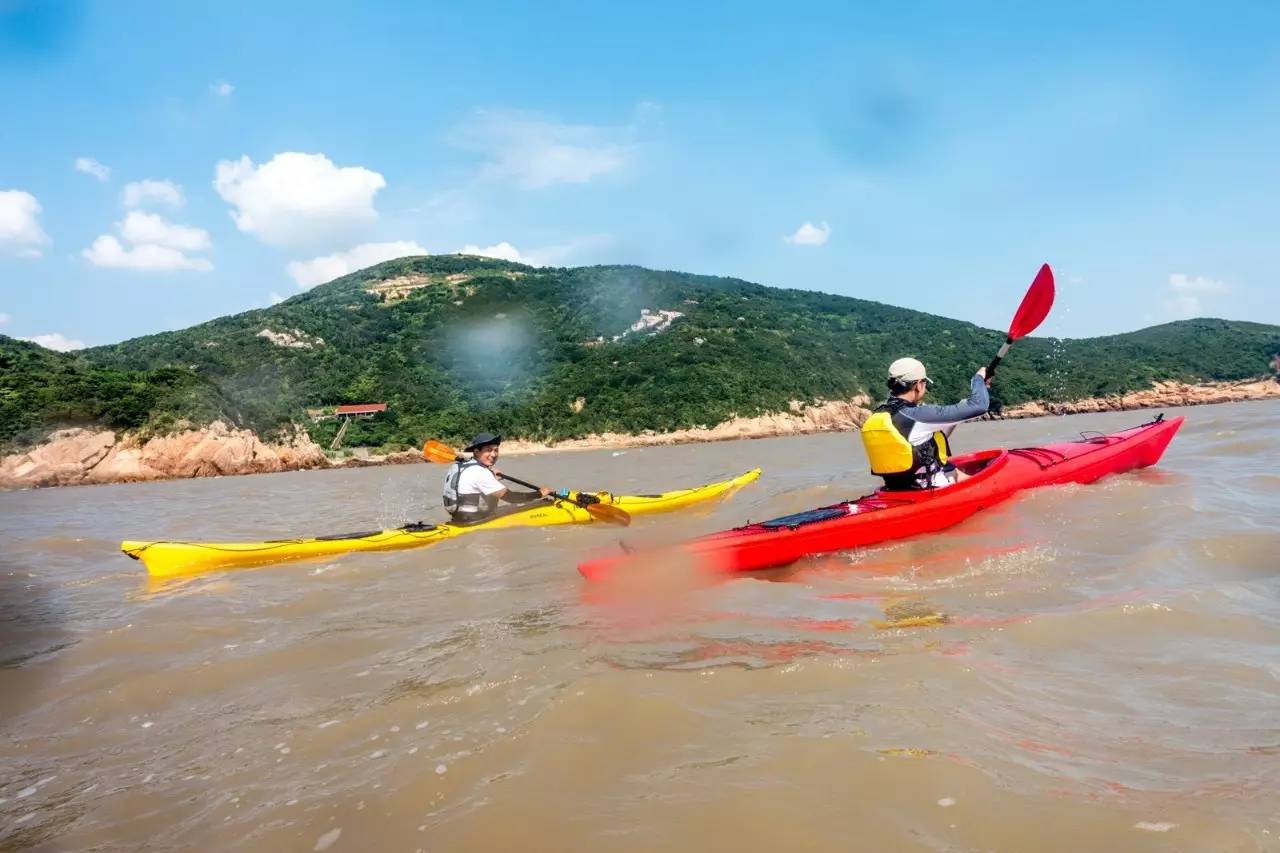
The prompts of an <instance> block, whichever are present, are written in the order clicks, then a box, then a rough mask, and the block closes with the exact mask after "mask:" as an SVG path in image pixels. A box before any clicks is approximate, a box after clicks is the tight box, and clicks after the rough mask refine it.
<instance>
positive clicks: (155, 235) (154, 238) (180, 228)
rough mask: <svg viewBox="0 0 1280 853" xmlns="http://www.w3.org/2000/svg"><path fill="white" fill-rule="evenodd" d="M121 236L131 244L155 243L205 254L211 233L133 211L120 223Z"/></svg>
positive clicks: (155, 215)
mask: <svg viewBox="0 0 1280 853" xmlns="http://www.w3.org/2000/svg"><path fill="white" fill-rule="evenodd" d="M118 227H119V229H120V236H122V237H124V238H125V239H126V240H128V241H129V242H130V243H154V244H156V245H158V246H168V247H169V248H171V249H179V250H181V251H184V252H203V251H206V250H208V249H209V247H210V245H211V243H210V241H209V232H208V231H205V230H204V229H203V228H192V227H191V226H189V225H177V224H174V223H172V222H168V221H166V220H165V219H164V217H162V216H159V215H158V214H155V213H143V212H142V211H140V210H131V211H129V214H128V215H127V216H125V218H124V222H121V223H119V226H118Z"/></svg>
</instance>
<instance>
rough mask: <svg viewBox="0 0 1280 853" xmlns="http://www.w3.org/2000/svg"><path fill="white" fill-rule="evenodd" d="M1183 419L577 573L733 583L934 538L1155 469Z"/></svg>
mask: <svg viewBox="0 0 1280 853" xmlns="http://www.w3.org/2000/svg"><path fill="white" fill-rule="evenodd" d="M1182 421H1183V419H1182V418H1180V417H1178V418H1171V419H1169V420H1165V419H1164V416H1163V415H1161V416H1160V417H1157V418H1156V419H1155V420H1154V421H1151V422H1149V423H1146V424H1143V425H1141V426H1138V427H1134V428H1132V429H1127V430H1124V431H1122V432H1117V433H1113V434H1111V435H1103V434H1100V433H1099V434H1096V435H1093V436H1082V438H1081V439H1079V440H1077V441H1069V442H1063V443H1060V444H1050V445H1045V446H1044V447H1025V448H1015V449H1011V450H999V449H997V450H981V451H978V452H977V453H970V454H968V455H965V456H958V457H955V458H954V459H953V460H952V461H953V462H954V463H955V465H956V467H957V468H959V469H960V470H961V471H964V472H965V473H966V474H969V475H970V476H969V478H968V479H966V480H962V481H961V482H959V483H956V484H954V485H951V486H946V487H944V488H937V489H922V490H919V491H887V490H885V489H880V490H878V491H876V492H873V493H872V494H869V495H866V496H865V497H861V498H858V499H857V500H853V501H846V502H844V503H839V504H834V505H831V506H826V507H819V508H818V509H813V510H809V511H807V512H800V513H794V514H792V515H787V516H783V517H782V518H775V519H772V520H770V521H764V522H759V523H756V524H747V525H744V526H742V527H737V528H734V529H732V530H726V531H723V532H720V533H712V534H710V535H707V536H703V537H700V538H697V539H694V540H692V541H690V542H686V543H684V544H682V545H677V546H675V547H673V548H666V549H660V550H656V551H650V552H634V553H632V554H623V555H617V556H610V557H604V558H601V559H596V560H589V561H587V562H584V563H582V564H580V565H579V566H578V571H579V572H581V573H582V575H583V576H584V577H586V578H588V579H590V580H601V579H607V578H611V577H614V576H617V575H618V574H620V573H622V572H625V571H627V570H629V569H630V570H643V569H642V567H643V566H644V565H645V564H649V565H653V564H654V563H656V562H662V561H668V560H684V561H688V562H691V563H692V564H693V566H694V568H695V569H696V570H701V571H705V572H708V573H713V574H736V573H740V572H751V571H759V570H763V569H773V568H780V567H783V566H787V565H790V564H791V563H794V562H795V561H796V560H799V559H801V558H802V557H805V556H808V555H810V554H823V553H828V552H832V551H844V550H848V549H850V548H858V547H862V546H865V545H872V544H875V543H877V542H884V541H887V540H891V539H903V538H906V537H909V536H915V535H917V534H921V533H931V532H934V531H938V530H942V529H944V528H947V527H951V526H952V525H954V524H959V523H960V522H961V521H964V520H965V519H966V518H968V517H969V516H971V515H973V514H974V513H976V512H979V511H981V510H983V509H986V508H988V507H991V506H994V505H995V504H998V503H1000V502H1002V501H1004V500H1007V499H1008V498H1010V497H1012V496H1013V495H1015V494H1017V493H1018V492H1021V491H1023V490H1025V489H1031V488H1036V487H1039V486H1052V485H1059V484H1062V483H1091V482H1093V481H1094V480H1097V479H1098V478H1100V477H1104V476H1106V475H1108V474H1117V473H1120V472H1122V471H1130V470H1133V469H1135V468H1144V467H1146V466H1148V465H1154V464H1155V463H1156V462H1158V461H1159V460H1160V457H1161V455H1163V453H1164V451H1165V448H1166V447H1168V445H1169V442H1170V441H1171V440H1172V439H1173V436H1174V434H1175V433H1176V432H1177V431H1178V428H1179V427H1180V426H1182Z"/></svg>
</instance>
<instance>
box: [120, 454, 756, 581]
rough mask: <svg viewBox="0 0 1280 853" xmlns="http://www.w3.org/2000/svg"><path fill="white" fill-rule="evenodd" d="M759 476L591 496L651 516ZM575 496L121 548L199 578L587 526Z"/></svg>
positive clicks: (171, 572)
mask: <svg viewBox="0 0 1280 853" xmlns="http://www.w3.org/2000/svg"><path fill="white" fill-rule="evenodd" d="M759 476H760V469H759V468H756V469H753V470H751V471H748V472H746V473H745V474H741V475H739V476H737V477H734V478H732V479H729V480H723V481H720V482H716V483H707V484H706V485H702V486H696V487H694V488H691V489H678V490H675V491H670V492H663V493H661V494H656V495H614V494H611V493H609V492H593V493H591V494H594V495H595V496H596V497H598V498H599V500H600V502H601V503H604V504H607V505H609V506H613V507H617V508H619V509H622V510H625V511H626V512H627V514H629V515H633V516H634V515H652V514H656V513H661V512H674V511H676V510H681V509H685V508H686V507H691V506H695V505H697V504H701V503H707V502H709V501H713V500H716V499H719V498H724V497H728V496H729V495H731V494H733V493H734V492H735V491H737V490H738V489H740V488H742V487H743V486H745V485H747V484H748V483H751V482H753V481H755V480H756V479H757V478H759ZM577 494H578V493H571V494H570V495H569V497H568V498H553V499H550V500H548V501H546V502H540V503H538V504H536V505H533V506H530V507H528V508H522V509H519V510H516V511H513V512H510V513H506V514H503V515H500V516H498V517H496V518H490V519H487V520H485V521H480V522H477V523H475V524H465V525H464V524H451V523H444V524H410V525H406V526H404V527H397V528H393V529H389V530H373V531H368V532H362V533H342V534H335V535H329V536H316V537H312V538H310V539H277V540H268V541H263V542H173V541H164V540H161V541H139V540H127V541H125V542H121V543H120V550H121V551H123V552H124V553H125V554H126V555H127V556H129V557H132V558H133V559H135V560H141V561H142V563H143V565H145V566H146V568H147V573H148V574H149V575H151V577H153V578H166V577H176V576H180V575H191V574H198V573H200V572H206V571H210V570H214V569H239V568H251V567H254V566H264V565H270V564H273V563H283V562H287V561H291V560H306V559H313V558H319V557H333V556H337V555H339V554H347V553H351V552H357V551H398V550H403V549H406V548H421V547H423V546H425V545H432V544H434V543H436V542H440V541H442V540H445V539H451V538H453V537H455V536H462V535H464V534H468V533H475V532H478V531H482V530H498V529H502V528H510V527H545V526H552V525H562V524H590V523H592V522H593V521H595V519H594V518H593V516H592V515H591V514H590V513H589V512H588V510H587V509H586V508H584V507H583V506H580V505H579V504H578V503H576V502H575V501H576V499H577Z"/></svg>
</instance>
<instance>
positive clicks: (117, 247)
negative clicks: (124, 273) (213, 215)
mask: <svg viewBox="0 0 1280 853" xmlns="http://www.w3.org/2000/svg"><path fill="white" fill-rule="evenodd" d="M80 254H82V255H83V256H84V257H85V259H86V260H88V261H89V263H91V264H93V265H94V266H95V267H112V268H116V269H130V270H140V271H142V272H172V271H174V270H198V271H200V272H208V271H209V270H211V269H213V264H212V263H210V262H209V260H208V259H207V258H191V257H188V256H187V255H185V254H183V253H182V252H181V251H179V250H177V249H172V248H169V247H168V246H157V245H155V244H152V243H142V244H139V245H136V246H132V247H130V248H125V247H124V245H123V244H121V242H120V241H119V240H117V239H116V238H115V237H113V236H111V235H110V234H103V235H102V236H101V237H99V238H98V239H96V240H94V241H93V245H92V246H90V247H89V248H87V249H85V250H84V251H82V252H81V253H80Z"/></svg>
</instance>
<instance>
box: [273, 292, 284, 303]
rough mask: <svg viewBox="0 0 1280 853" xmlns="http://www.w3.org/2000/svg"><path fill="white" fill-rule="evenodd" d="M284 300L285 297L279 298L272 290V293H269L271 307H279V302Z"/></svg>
mask: <svg viewBox="0 0 1280 853" xmlns="http://www.w3.org/2000/svg"><path fill="white" fill-rule="evenodd" d="M284 300H285V297H283V296H281V295H280V294H278V293H276V292H275V291H274V290H273V291H271V304H272V305H279V304H280V303H281V302H284Z"/></svg>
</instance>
